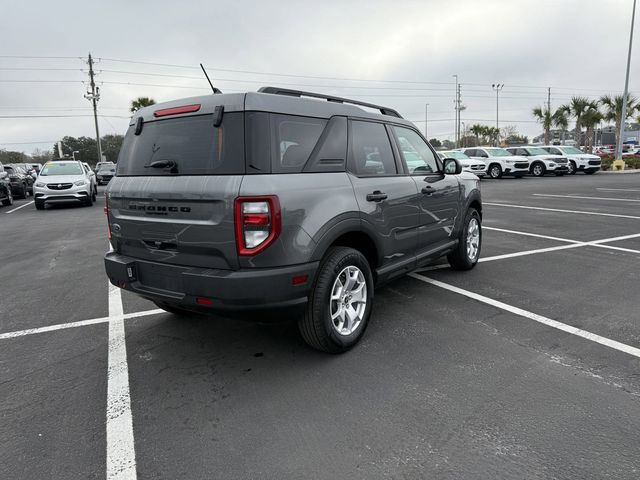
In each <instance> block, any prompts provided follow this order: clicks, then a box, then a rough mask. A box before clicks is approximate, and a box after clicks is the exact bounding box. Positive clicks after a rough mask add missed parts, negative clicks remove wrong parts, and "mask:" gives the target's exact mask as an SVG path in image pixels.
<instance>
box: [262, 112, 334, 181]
mask: <svg viewBox="0 0 640 480" xmlns="http://www.w3.org/2000/svg"><path fill="white" fill-rule="evenodd" d="M326 124H327V121H326V120H323V119H319V118H309V117H296V116H292V115H272V116H271V131H272V133H273V135H275V138H274V139H273V143H272V146H273V147H274V148H275V152H274V156H273V158H274V160H275V161H274V165H273V171H274V172H278V173H287V172H290V173H292V172H295V173H297V172H300V171H301V169H302V167H303V166H304V164H305V163H307V160H309V156H310V155H311V152H312V151H313V148H314V147H315V146H316V143H318V139H319V138H320V135H322V131H323V130H324V127H325V125H326Z"/></svg>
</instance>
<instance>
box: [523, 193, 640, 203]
mask: <svg viewBox="0 0 640 480" xmlns="http://www.w3.org/2000/svg"><path fill="white" fill-rule="evenodd" d="M533 196H534V197H554V198H580V199H582V200H605V201H608V202H640V200H637V199H635V200H634V199H630V198H611V197H585V196H583V195H552V194H550V193H534V194H533Z"/></svg>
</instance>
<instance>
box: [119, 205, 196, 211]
mask: <svg viewBox="0 0 640 480" xmlns="http://www.w3.org/2000/svg"><path fill="white" fill-rule="evenodd" d="M129 210H143V211H145V212H150V213H158V212H180V213H189V212H190V211H191V207H175V206H165V205H136V204H135V203H130V204H129Z"/></svg>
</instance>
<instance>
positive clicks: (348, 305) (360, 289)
mask: <svg viewBox="0 0 640 480" xmlns="http://www.w3.org/2000/svg"><path fill="white" fill-rule="evenodd" d="M329 303H330V305H329V312H330V314H331V325H332V326H333V328H334V330H335V331H336V332H337V333H338V334H340V335H345V336H346V335H351V334H352V333H353V332H355V331H356V330H357V329H358V327H359V326H360V324H361V323H362V320H363V318H364V313H365V311H366V309H367V282H366V280H365V276H364V274H363V273H362V271H361V270H360V269H359V268H358V267H355V266H353V265H350V266H348V267H346V268H344V269H343V270H342V271H341V272H340V273H339V274H338V276H337V277H336V280H335V281H334V282H333V287H332V288H331V297H330V299H329Z"/></svg>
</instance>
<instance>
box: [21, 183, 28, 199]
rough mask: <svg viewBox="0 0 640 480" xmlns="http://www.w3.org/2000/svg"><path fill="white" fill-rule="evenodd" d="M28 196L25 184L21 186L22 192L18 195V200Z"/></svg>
mask: <svg viewBox="0 0 640 480" xmlns="http://www.w3.org/2000/svg"><path fill="white" fill-rule="evenodd" d="M28 196H29V189H28V188H27V184H26V183H23V184H22V192H21V193H20V198H25V199H26V198H27V197H28Z"/></svg>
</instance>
